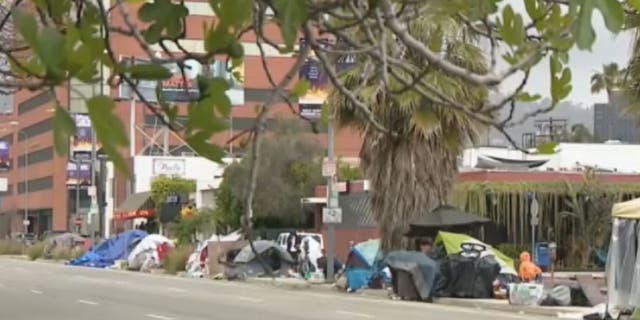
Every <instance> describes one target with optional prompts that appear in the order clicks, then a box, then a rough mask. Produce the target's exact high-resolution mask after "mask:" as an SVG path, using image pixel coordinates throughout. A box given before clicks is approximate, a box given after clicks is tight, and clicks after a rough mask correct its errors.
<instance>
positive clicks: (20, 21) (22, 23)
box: [13, 10, 38, 47]
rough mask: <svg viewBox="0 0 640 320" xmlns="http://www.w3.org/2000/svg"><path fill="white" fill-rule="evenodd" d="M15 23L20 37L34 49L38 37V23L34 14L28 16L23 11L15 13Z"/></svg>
mask: <svg viewBox="0 0 640 320" xmlns="http://www.w3.org/2000/svg"><path fill="white" fill-rule="evenodd" d="M13 21H14V24H15V26H16V28H17V29H18V32H20V35H22V37H23V38H24V40H25V41H27V42H28V43H29V45H31V46H32V47H35V45H36V42H37V37H38V23H37V22H36V18H35V17H34V16H33V15H32V14H26V13H24V12H23V11H22V10H15V11H14V12H13Z"/></svg>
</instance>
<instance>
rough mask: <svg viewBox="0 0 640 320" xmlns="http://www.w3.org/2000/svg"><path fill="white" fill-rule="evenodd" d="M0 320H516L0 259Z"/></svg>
mask: <svg viewBox="0 0 640 320" xmlns="http://www.w3.org/2000/svg"><path fill="white" fill-rule="evenodd" d="M0 319H2V320H5V319H6V320H74V319H79V320H85V319H92V320H114V319H127V320H138V319H140V320H154V319H155V320H211V319H216V320H219V319H238V320H239V319H242V320H249V319H259V320H285V319H295V320H307V319H309V320H310V319H322V320H338V319H340V320H363V319H398V320H399V319H403V320H413V319H421V320H422V319H429V320H454V319H455V320H465V319H470V320H471V319H473V320H485V319H486V320H489V319H491V320H517V319H531V317H526V316H521V315H517V314H509V313H497V312H491V311H482V310H476V309H463V308H460V309H458V308H453V307H446V306H438V305H430V304H425V303H415V302H413V303H412V302H402V301H392V300H383V299H373V298H366V297H359V296H354V295H348V294H338V293H320V292H309V291H297V290H286V289H278V288H271V287H266V286H260V285H251V284H245V283H237V282H227V281H212V280H202V279H185V278H178V277H168V276H157V275H146V274H140V273H133V272H124V271H112V270H99V269H91V268H78V267H70V266H63V265H58V264H51V263H46V262H29V261H22V260H16V259H10V258H0Z"/></svg>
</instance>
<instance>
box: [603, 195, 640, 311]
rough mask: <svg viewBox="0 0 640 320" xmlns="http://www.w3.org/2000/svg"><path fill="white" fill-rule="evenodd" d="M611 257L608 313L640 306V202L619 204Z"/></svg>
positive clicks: (614, 222) (608, 278) (609, 264)
mask: <svg viewBox="0 0 640 320" xmlns="http://www.w3.org/2000/svg"><path fill="white" fill-rule="evenodd" d="M611 215H612V217H613V228H612V230H611V242H610V245H609V253H608V256H607V268H606V278H607V312H608V313H609V314H610V315H611V316H612V317H613V318H614V319H616V318H617V317H618V315H619V313H620V312H621V311H624V310H629V309H634V308H637V307H639V306H640V199H634V200H631V201H626V202H621V203H616V204H615V205H614V206H613V209H612V210H611Z"/></svg>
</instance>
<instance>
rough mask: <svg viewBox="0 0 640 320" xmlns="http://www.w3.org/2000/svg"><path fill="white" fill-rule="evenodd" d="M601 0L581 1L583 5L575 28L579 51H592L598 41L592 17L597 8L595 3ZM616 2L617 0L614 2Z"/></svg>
mask: <svg viewBox="0 0 640 320" xmlns="http://www.w3.org/2000/svg"><path fill="white" fill-rule="evenodd" d="M596 1H599V0H581V2H582V5H581V6H580V11H579V12H578V18H577V19H576V22H575V24H574V26H573V29H574V30H573V32H574V34H575V37H576V44H577V46H578V48H579V49H581V50H586V49H590V48H591V46H592V45H593V42H594V41H595V40H596V32H595V30H593V26H592V25H591V16H592V14H593V9H594V8H595V2H596ZM614 1H615V0H614Z"/></svg>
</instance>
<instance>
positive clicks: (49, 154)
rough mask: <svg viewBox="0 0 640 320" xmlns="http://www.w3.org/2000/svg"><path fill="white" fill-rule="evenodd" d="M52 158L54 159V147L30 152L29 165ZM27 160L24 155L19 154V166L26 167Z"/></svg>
mask: <svg viewBox="0 0 640 320" xmlns="http://www.w3.org/2000/svg"><path fill="white" fill-rule="evenodd" d="M51 159H53V147H48V148H44V149H40V150H37V151H33V152H30V153H29V154H28V160H29V165H32V164H36V163H40V162H44V161H49V160H51ZM25 160H26V159H25V156H24V155H21V156H19V157H18V167H24V163H25Z"/></svg>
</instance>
